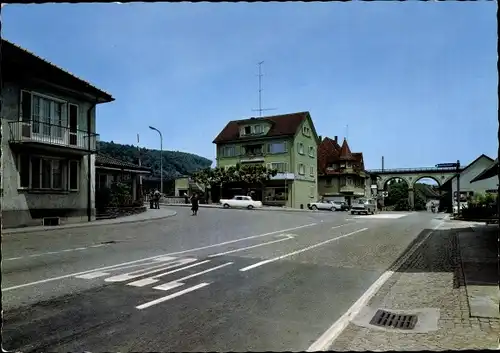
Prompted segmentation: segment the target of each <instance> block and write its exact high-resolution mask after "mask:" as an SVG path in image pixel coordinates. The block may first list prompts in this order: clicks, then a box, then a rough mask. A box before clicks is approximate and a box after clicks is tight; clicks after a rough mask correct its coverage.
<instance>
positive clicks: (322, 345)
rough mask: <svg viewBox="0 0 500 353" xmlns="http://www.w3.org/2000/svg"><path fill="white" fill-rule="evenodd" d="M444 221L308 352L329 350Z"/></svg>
mask: <svg viewBox="0 0 500 353" xmlns="http://www.w3.org/2000/svg"><path fill="white" fill-rule="evenodd" d="M443 223H444V221H441V222H440V223H439V224H438V225H437V226H435V227H434V228H433V229H432V230H431V231H430V232H429V233H428V234H427V235H426V236H425V237H424V238H423V239H422V240H421V241H420V242H418V243H417V244H415V245H414V246H413V247H412V248H411V249H410V251H408V252H407V253H406V254H405V255H404V256H403V257H401V258H400V259H399V261H397V262H396V263H395V264H394V265H393V266H392V268H391V269H389V270H388V271H386V272H384V273H383V274H382V276H380V277H379V278H378V279H377V280H376V281H375V282H374V283H373V284H372V285H371V286H370V288H368V289H367V291H366V292H365V293H364V294H363V295H362V296H361V297H360V298H359V299H358V300H357V301H356V302H355V303H354V304H353V305H352V306H351V307H350V308H349V310H347V311H346V312H345V313H344V315H342V316H341V317H340V318H339V319H338V320H337V321H335V323H334V324H333V325H332V326H330V328H329V329H328V330H326V331H325V333H323V334H322V335H321V337H319V338H318V339H317V340H316V342H314V343H313V344H312V345H311V346H310V347H309V348H308V349H307V352H316V351H325V350H328V349H329V348H330V347H331V345H332V344H333V342H335V340H336V339H337V338H338V337H339V336H340V334H341V333H342V332H343V331H344V330H345V328H346V327H347V325H348V324H349V322H350V321H351V320H352V319H354V318H355V317H356V315H358V314H359V312H360V311H361V309H363V308H364V307H365V306H366V304H367V303H368V302H369V301H370V299H371V298H372V297H373V296H374V295H375V294H376V293H377V292H378V291H379V290H380V288H381V287H382V286H383V285H384V284H385V282H387V280H388V279H389V278H391V276H392V275H393V274H394V272H395V271H397V270H398V268H399V267H400V266H401V265H402V264H404V263H405V262H406V261H407V260H408V259H409V258H410V256H411V255H413V253H414V252H415V251H416V250H417V249H418V248H419V247H420V246H421V245H422V244H423V243H424V242H425V241H427V239H428V238H429V237H430V235H431V234H432V233H433V232H434V231H435V230H437V229H439V227H441V225H442V224H443Z"/></svg>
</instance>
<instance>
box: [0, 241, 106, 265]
mask: <svg viewBox="0 0 500 353" xmlns="http://www.w3.org/2000/svg"><path fill="white" fill-rule="evenodd" d="M105 245H108V244H97V245H91V246H88V247H80V248H74V249H63V250H59V251H49V252H43V253H39V254H31V255H26V256H17V257H9V258H7V259H3V261H12V260H20V259H24V258H27V257H39V256H45V255H55V254H60V253H63V252H70V251H81V250H87V249H88V248H98V247H101V246H105Z"/></svg>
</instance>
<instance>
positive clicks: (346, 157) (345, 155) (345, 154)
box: [339, 138, 355, 161]
mask: <svg viewBox="0 0 500 353" xmlns="http://www.w3.org/2000/svg"><path fill="white" fill-rule="evenodd" d="M339 158H340V159H341V160H343V161H352V160H355V158H354V157H353V156H352V153H351V149H350V148H349V145H348V144H347V140H346V139H345V138H344V142H342V147H341V148H340V157H339Z"/></svg>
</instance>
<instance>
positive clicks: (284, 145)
mask: <svg viewBox="0 0 500 353" xmlns="http://www.w3.org/2000/svg"><path fill="white" fill-rule="evenodd" d="M283 147H284V148H285V152H288V143H287V142H286V141H285V142H283Z"/></svg>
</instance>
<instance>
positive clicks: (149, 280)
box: [127, 277, 158, 287]
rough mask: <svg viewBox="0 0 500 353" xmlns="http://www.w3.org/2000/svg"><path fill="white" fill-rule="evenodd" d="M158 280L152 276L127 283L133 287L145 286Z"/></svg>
mask: <svg viewBox="0 0 500 353" xmlns="http://www.w3.org/2000/svg"><path fill="white" fill-rule="evenodd" d="M156 282H158V280H157V279H153V278H151V277H150V278H144V279H140V280H138V281H135V282H131V283H127V285H128V286H133V287H144V286H148V285H150V284H153V283H156Z"/></svg>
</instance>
